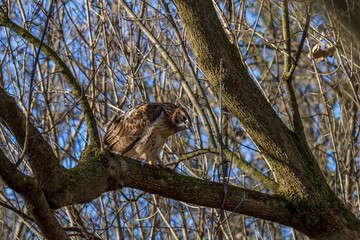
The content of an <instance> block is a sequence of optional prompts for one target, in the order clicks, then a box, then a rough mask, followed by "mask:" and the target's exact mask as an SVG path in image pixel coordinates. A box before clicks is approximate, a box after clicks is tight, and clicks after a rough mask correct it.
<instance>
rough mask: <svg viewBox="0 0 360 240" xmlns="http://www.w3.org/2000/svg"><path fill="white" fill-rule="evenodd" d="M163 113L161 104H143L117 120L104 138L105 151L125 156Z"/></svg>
mask: <svg viewBox="0 0 360 240" xmlns="http://www.w3.org/2000/svg"><path fill="white" fill-rule="evenodd" d="M162 111H163V108H162V105H161V104H148V103H143V104H140V105H137V106H136V107H134V108H132V109H130V110H128V111H127V112H126V113H124V114H123V115H121V116H119V117H117V118H115V120H114V121H113V122H112V123H111V124H110V126H109V128H108V130H107V132H106V133H105V135H104V137H103V140H104V144H105V149H107V150H111V151H113V152H116V153H119V154H121V155H124V154H125V153H126V152H128V151H130V150H131V149H132V148H133V147H134V146H135V145H136V143H137V142H138V141H139V140H140V138H141V136H142V135H143V133H144V131H146V129H147V127H148V126H151V124H152V123H153V122H154V121H155V120H156V119H157V118H158V117H159V116H160V115H161V113H162Z"/></svg>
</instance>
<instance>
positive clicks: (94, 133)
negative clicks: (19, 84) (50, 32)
mask: <svg viewBox="0 0 360 240" xmlns="http://www.w3.org/2000/svg"><path fill="white" fill-rule="evenodd" d="M3 8H4V7H2V8H1V9H0V10H1V11H0V26H4V27H7V28H9V29H10V30H12V31H14V32H15V33H17V34H18V35H19V36H20V37H22V38H24V39H25V40H26V41H28V42H29V43H31V44H33V45H35V46H36V47H38V46H39V44H40V40H39V39H38V38H36V37H35V36H33V35H32V34H31V33H30V32H28V31H27V30H26V29H24V28H22V27H20V26H19V25H17V24H16V23H14V22H13V21H11V20H10V19H9V18H8V17H7V14H6V11H4V9H3ZM40 50H41V51H42V52H43V53H44V54H45V55H46V56H47V57H49V58H50V59H51V60H52V61H53V62H54V63H55V65H56V66H57V67H58V69H59V71H60V72H61V73H62V74H63V75H64V78H65V80H66V82H67V84H69V86H70V88H71V90H72V94H73V95H74V97H75V98H76V99H77V100H78V102H79V104H80V107H81V111H82V113H83V114H84V117H85V124H86V128H87V131H88V133H89V136H90V142H91V143H94V144H97V145H98V146H100V137H99V133H98V130H97V124H96V120H95V117H94V114H93V112H92V109H91V107H90V104H89V102H88V100H87V97H86V95H85V94H84V93H83V92H82V90H81V86H80V85H79V83H78V82H77V80H76V78H75V76H74V75H73V74H72V72H71V71H70V69H69V68H68V66H67V65H66V64H65V62H64V61H63V60H62V59H61V58H60V56H59V55H58V54H57V53H56V52H55V51H54V50H53V49H52V48H50V47H49V46H48V45H46V44H44V43H43V44H42V45H41V49H40Z"/></svg>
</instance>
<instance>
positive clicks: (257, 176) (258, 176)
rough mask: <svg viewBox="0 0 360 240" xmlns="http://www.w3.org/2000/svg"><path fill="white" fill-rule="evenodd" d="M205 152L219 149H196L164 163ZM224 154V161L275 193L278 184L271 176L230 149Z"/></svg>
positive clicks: (216, 152)
mask: <svg viewBox="0 0 360 240" xmlns="http://www.w3.org/2000/svg"><path fill="white" fill-rule="evenodd" d="M205 153H215V154H220V150H219V149H198V150H196V151H193V152H190V153H186V154H181V158H180V159H178V160H176V161H173V162H171V163H168V164H166V165H173V164H178V163H179V162H181V161H184V160H187V159H190V158H193V157H196V156H199V155H202V154H205ZM224 155H225V158H226V161H228V162H231V163H233V164H234V165H235V166H236V167H237V168H239V169H240V170H242V171H243V173H244V174H245V175H247V176H249V177H250V178H252V179H253V180H255V181H257V182H259V183H261V184H262V185H263V186H264V187H265V188H267V189H269V190H271V191H272V192H274V193H276V192H277V191H278V189H279V184H277V183H276V182H275V181H274V180H272V179H271V178H269V177H267V176H265V175H264V174H262V173H261V172H259V171H258V170H257V169H256V168H254V167H252V166H251V165H250V164H249V163H247V162H246V161H245V160H244V159H242V158H241V157H239V156H238V155H236V154H235V153H233V152H232V151H231V150H230V149H224Z"/></svg>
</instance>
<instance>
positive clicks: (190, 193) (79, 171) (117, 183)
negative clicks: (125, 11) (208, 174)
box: [48, 148, 292, 225]
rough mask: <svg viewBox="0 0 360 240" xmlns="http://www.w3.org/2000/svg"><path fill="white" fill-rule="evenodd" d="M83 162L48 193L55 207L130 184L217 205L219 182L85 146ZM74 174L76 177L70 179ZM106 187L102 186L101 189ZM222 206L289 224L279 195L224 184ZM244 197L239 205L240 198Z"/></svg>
mask: <svg viewBox="0 0 360 240" xmlns="http://www.w3.org/2000/svg"><path fill="white" fill-rule="evenodd" d="M85 151H86V153H85V155H83V157H82V160H81V161H83V163H82V164H83V165H82V164H80V165H79V166H78V167H75V168H74V169H71V170H69V173H68V175H67V177H66V178H64V181H63V188H62V192H61V193H60V192H57V193H49V198H48V200H49V202H50V203H51V204H52V205H53V206H55V207H57V208H59V207H62V206H66V205H70V204H74V203H86V202H89V201H91V200H92V199H94V198H96V197H97V196H99V195H100V194H102V193H103V192H105V191H110V190H116V189H119V188H121V187H130V188H136V189H139V190H143V191H145V192H149V193H154V194H158V195H160V196H163V197H167V198H172V199H176V200H180V201H184V202H187V203H192V204H197V205H200V206H205V207H213V208H220V206H221V201H222V195H223V184H222V183H217V182H211V181H207V180H202V179H198V178H194V177H188V176H184V175H182V174H179V173H176V172H174V171H171V170H164V169H161V168H158V167H156V166H152V165H148V164H144V163H142V162H139V161H136V160H133V159H129V158H125V157H122V156H119V155H114V154H111V153H108V152H102V153H101V152H99V150H97V149H95V148H93V149H87V150H85ZM75 177H76V179H74V178H75ZM104 186H105V187H106V189H105V188H104ZM227 194H228V196H227V197H226V202H225V206H224V209H225V210H228V211H234V212H237V213H242V214H246V215H249V216H256V217H260V218H263V219H267V220H270V221H275V222H279V223H282V224H285V225H292V223H291V221H292V220H291V219H292V217H291V213H290V212H289V210H288V207H289V206H291V204H290V203H288V202H287V201H285V200H283V199H282V197H280V196H279V195H268V194H263V193H260V192H256V191H252V190H248V189H245V188H240V187H236V186H228V191H227ZM244 196H245V199H244V200H243V201H242V202H241V204H239V202H240V200H241V199H242V198H243V197H244Z"/></svg>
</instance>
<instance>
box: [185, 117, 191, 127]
mask: <svg viewBox="0 0 360 240" xmlns="http://www.w3.org/2000/svg"><path fill="white" fill-rule="evenodd" d="M184 124H185V127H186V128H190V127H191V121H189V119H186V120H185V122H184Z"/></svg>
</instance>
